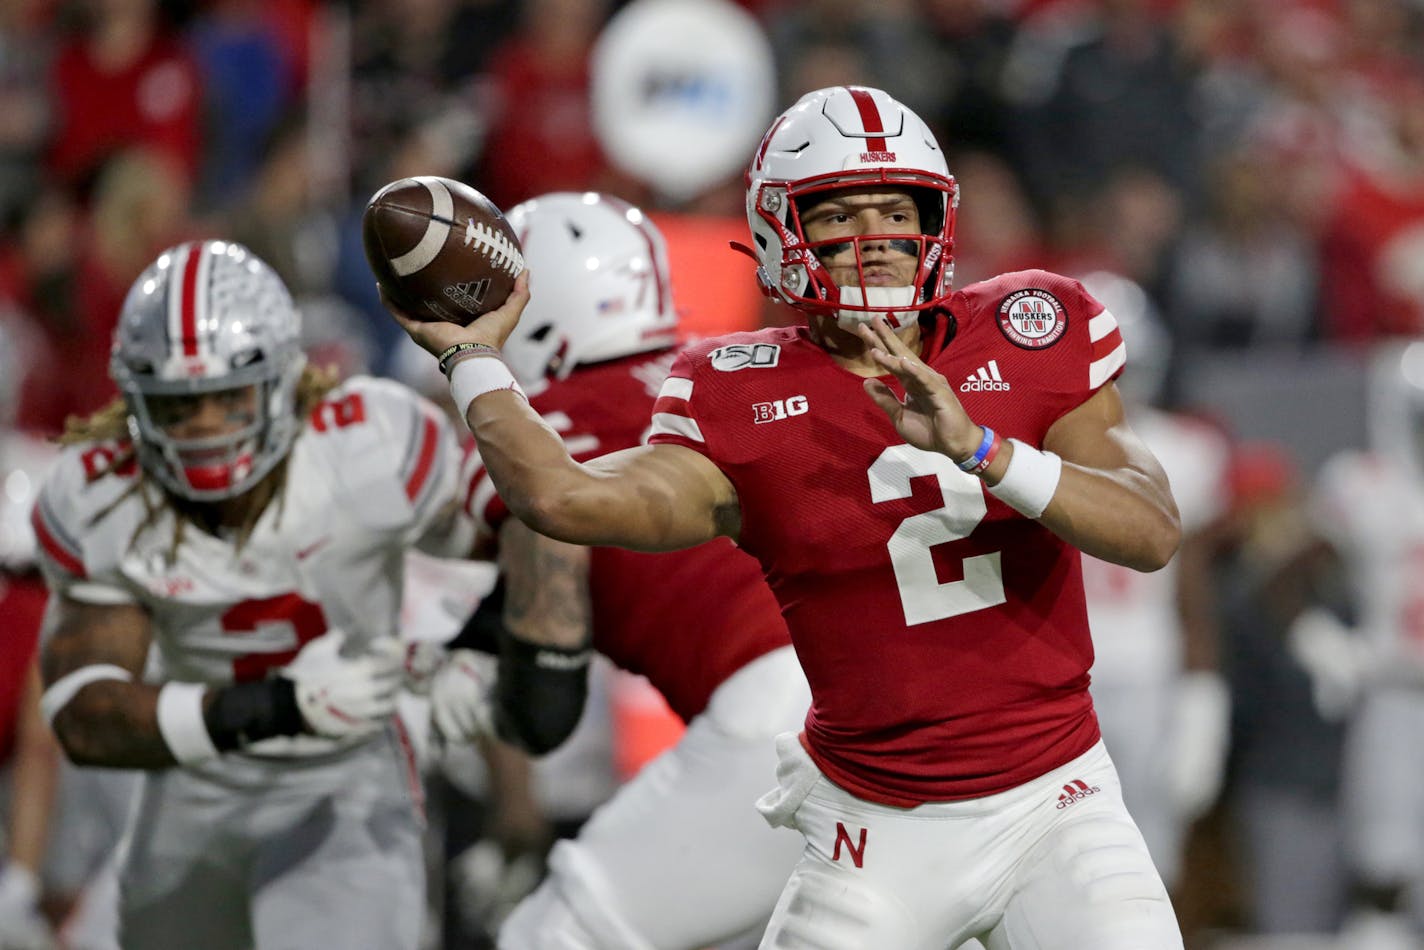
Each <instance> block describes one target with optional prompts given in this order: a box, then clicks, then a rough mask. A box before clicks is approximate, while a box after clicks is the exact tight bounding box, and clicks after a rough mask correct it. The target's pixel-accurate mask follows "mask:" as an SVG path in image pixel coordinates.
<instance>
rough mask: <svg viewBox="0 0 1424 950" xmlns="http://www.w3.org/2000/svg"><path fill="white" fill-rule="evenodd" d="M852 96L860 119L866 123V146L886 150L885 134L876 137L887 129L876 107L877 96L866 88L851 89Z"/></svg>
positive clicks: (880, 150)
mask: <svg viewBox="0 0 1424 950" xmlns="http://www.w3.org/2000/svg"><path fill="white" fill-rule="evenodd" d="M849 92H850V97H851V99H853V100H854V101H855V107H856V109H858V110H860V121H861V122H862V123H863V124H864V125H865V132H866V135H867V136H869V137H868V138H867V139H866V142H865V147H866V149H867V150H868V151H871V152H885V151H888V149H887V148H886V146H885V136H884V135H880V136H879V137H878V138H877V137H876V133H877V132H881V133H883V132H884V131H885V123H884V122H882V121H881V120H880V110H879V109H878V108H876V105H875V97H874V96H872V95H871V94H870V93H869V92H867V91H866V90H864V89H851V90H849Z"/></svg>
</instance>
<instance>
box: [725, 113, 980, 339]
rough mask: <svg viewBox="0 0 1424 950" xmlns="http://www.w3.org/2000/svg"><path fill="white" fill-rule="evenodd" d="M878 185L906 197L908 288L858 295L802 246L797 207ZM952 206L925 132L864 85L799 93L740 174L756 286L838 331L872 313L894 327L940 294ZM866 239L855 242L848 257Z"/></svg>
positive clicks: (949, 256) (941, 163)
mask: <svg viewBox="0 0 1424 950" xmlns="http://www.w3.org/2000/svg"><path fill="white" fill-rule="evenodd" d="M877 185H886V186H889V187H898V188H904V189H905V190H907V191H908V192H909V193H910V194H911V195H913V196H914V198H915V203H916V204H917V205H918V207H919V211H920V223H921V229H922V230H923V232H924V237H923V238H922V239H920V241H919V256H920V266H919V268H918V270H917V271H916V275H915V279H914V284H913V285H912V286H910V287H903V288H901V287H878V288H877V287H872V288H870V290H869V292H868V293H863V292H862V289H861V288H860V287H839V286H837V285H836V283H835V281H834V280H832V279H831V275H830V274H829V273H828V272H827V271H826V268H825V267H824V266H822V264H821V262H820V260H819V259H818V258H817V256H816V253H815V251H816V248H817V245H815V244H813V243H811V242H808V241H807V240H806V234H805V231H804V230H803V228H802V226H801V219H800V215H799V210H800V208H801V207H803V206H805V205H806V204H807V199H811V200H812V201H814V200H815V196H816V195H818V194H821V193H824V192H828V191H834V190H839V189H843V188H863V187H867V186H877ZM958 205H959V187H958V185H956V184H955V181H954V178H953V177H951V176H950V174H949V169H948V166H947V165H946V164H945V160H944V153H943V152H941V151H940V148H939V145H938V143H936V142H935V137H934V134H933V133H932V132H931V131H930V130H929V127H928V126H927V125H925V123H924V122H923V121H922V120H921V119H920V117H919V116H917V115H915V113H914V112H912V111H910V109H909V108H907V107H906V106H904V105H902V104H901V103H899V102H897V101H896V100H895V99H893V98H891V97H890V95H889V94H888V93H885V92H883V91H881V90H879V89H871V88H868V87H864V86H832V87H830V88H827V89H818V90H816V91H815V92H808V93H807V94H806V95H804V96H802V97H801V99H800V100H799V101H797V103H796V104H795V105H794V106H792V107H791V108H790V109H787V110H786V111H785V112H783V113H782V114H781V115H780V116H779V117H778V118H777V119H776V121H775V122H773V123H772V125H771V128H770V129H769V130H767V133H766V135H765V136H764V137H763V138H762V141H761V145H760V146H758V148H757V151H756V154H755V155H754V156H753V158H752V163H751V166H750V168H748V170H747V221H748V223H749V224H750V225H751V230H752V239H753V241H754V242H755V245H756V246H755V248H753V251H754V256H755V257H756V259H757V263H758V264H759V265H760V266H759V267H758V268H757V277H758V279H759V280H760V282H761V285H762V289H763V290H764V291H765V292H766V293H767V295H768V296H771V297H773V298H779V299H781V300H784V301H785V302H787V303H789V304H791V305H792V306H794V307H797V308H799V309H802V310H806V311H809V312H812V313H835V314H837V316H838V318H839V321H840V323H841V324H842V325H843V326H846V327H850V326H853V325H854V324H856V323H863V322H865V321H868V320H870V319H871V318H872V317H874V316H876V315H877V314H879V315H881V316H884V317H885V318H886V319H887V320H888V321H889V322H890V323H891V325H892V326H903V325H904V324H906V323H908V322H909V321H910V320H913V319H914V318H915V317H916V316H917V315H918V313H919V312H920V311H923V310H928V309H931V308H933V307H937V306H940V305H942V304H943V303H944V302H945V301H946V300H947V299H948V298H949V295H950V292H951V291H950V284H951V282H952V279H953V276H954V215H955V209H956V208H957V207H958ZM870 237H874V236H873V235H863V236H861V237H859V238H857V239H855V244H856V251H857V260H859V245H860V242H861V241H864V240H866V239H867V238H870ZM895 237H903V235H895ZM842 243H843V242H842Z"/></svg>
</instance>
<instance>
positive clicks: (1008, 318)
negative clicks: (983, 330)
mask: <svg viewBox="0 0 1424 950" xmlns="http://www.w3.org/2000/svg"><path fill="white" fill-rule="evenodd" d="M999 329H1000V330H1002V331H1004V336H1006V337H1008V338H1009V342H1010V343H1012V344H1014V345H1015V346H1021V347H1023V348H1024V349H1026V350H1041V349H1043V348H1044V347H1046V346H1052V345H1053V344H1055V343H1057V342H1058V338H1059V337H1061V336H1062V335H1063V331H1064V330H1066V329H1068V314H1067V313H1065V312H1064V310H1063V305H1062V304H1061V303H1059V302H1058V298H1057V297H1055V296H1053V295H1052V294H1050V293H1049V292H1048V291H1046V290H1039V289H1037V288H1030V289H1028V290H1019V291H1015V292H1014V293H1011V294H1009V295H1008V296H1007V297H1005V298H1004V299H1003V302H1002V303H1000V304H999Z"/></svg>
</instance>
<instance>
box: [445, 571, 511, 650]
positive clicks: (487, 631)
mask: <svg viewBox="0 0 1424 950" xmlns="http://www.w3.org/2000/svg"><path fill="white" fill-rule="evenodd" d="M503 639H504V578H503V577H500V579H499V580H498V581H496V582H495V585H494V589H493V590H491V591H490V592H489V594H488V595H487V596H486V597H485V599H484V600H482V601H480V605H479V607H477V608H475V612H474V613H472V614H470V619H468V620H466V621H465V625H464V626H463V627H461V628H460V632H459V633H457V634H455V637H454V639H452V640H450V642H448V643H446V644H445V646H446V648H447V649H450V650H474V651H475V652H476V653H488V654H489V655H490V656H499V644H500V641H502V640H503Z"/></svg>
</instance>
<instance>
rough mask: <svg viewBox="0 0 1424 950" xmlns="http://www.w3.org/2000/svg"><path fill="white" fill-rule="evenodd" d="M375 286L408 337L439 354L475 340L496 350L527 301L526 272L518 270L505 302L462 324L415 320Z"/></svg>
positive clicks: (517, 319)
mask: <svg viewBox="0 0 1424 950" xmlns="http://www.w3.org/2000/svg"><path fill="white" fill-rule="evenodd" d="M376 287H377V289H378V290H380V293H381V302H382V303H383V304H385V307H386V309H387V310H389V311H390V313H391V316H393V317H394V318H395V320H396V322H397V323H399V324H400V325H401V328H402V329H404V330H405V332H406V333H408V334H410V338H411V339H412V340H414V341H415V342H416V343H418V344H420V346H421V347H422V348H423V349H425V350H427V351H429V352H430V353H433V354H434V355H436V356H439V355H440V354H441V353H443V352H445V351H446V350H448V349H449V348H450V347H452V346H455V345H456V344H459V343H478V344H481V345H484V346H492V347H494V348H496V349H498V348H500V347H502V346H503V345H504V341H505V340H506V339H508V338H509V334H511V333H512V332H514V327H515V324H517V323H518V322H519V315H520V314H521V313H523V312H524V305H525V304H527V303H528V302H529V271H528V270H524V271H521V272H520V274H519V277H518V278H516V279H515V281H514V289H513V290H512V291H510V293H509V297H508V299H506V300H505V301H504V303H502V304H501V305H500V306H499V307H497V308H495V309H494V310H491V311H490V312H489V313H486V314H484V315H483V316H481V317H480V318H479V319H478V320H474V321H471V323H470V324H469V325H468V326H463V327H462V326H460V325H458V324H455V323H446V322H444V321H439V320H435V321H423V320H414V319H412V318H411V317H410V316H409V315H407V314H406V313H405V312H404V311H403V310H401V308H400V305H399V304H398V303H397V302H396V301H395V299H394V298H393V297H391V296H390V295H389V294H387V293H386V291H385V289H384V288H382V287H381V286H380V284H377V285H376Z"/></svg>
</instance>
